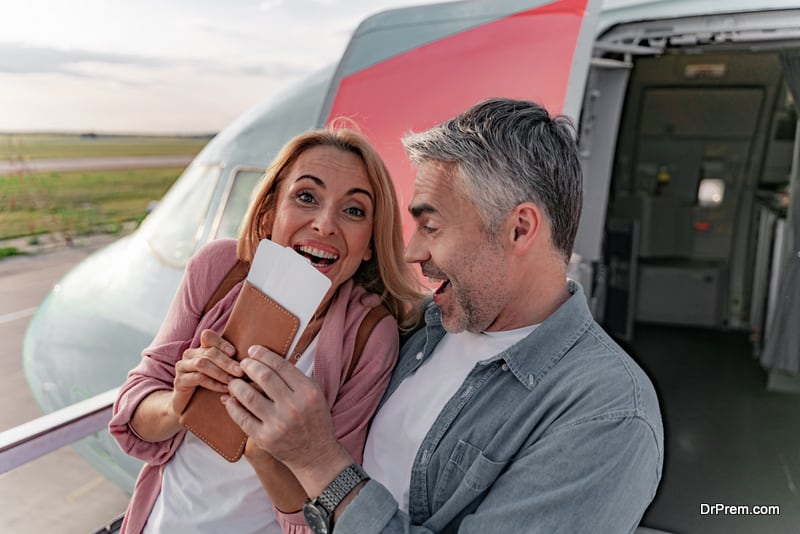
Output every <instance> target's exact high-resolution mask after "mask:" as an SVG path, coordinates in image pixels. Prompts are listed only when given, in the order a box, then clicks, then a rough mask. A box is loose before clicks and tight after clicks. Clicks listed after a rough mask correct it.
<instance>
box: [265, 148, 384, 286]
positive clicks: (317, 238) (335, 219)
mask: <svg viewBox="0 0 800 534" xmlns="http://www.w3.org/2000/svg"><path fill="white" fill-rule="evenodd" d="M374 197H375V193H374V191H373V188H372V185H371V184H370V181H369V178H368V176H367V171H366V169H365V167H364V163H363V162H362V161H361V158H359V157H358V156H357V155H356V154H354V153H352V152H347V151H344V150H340V149H338V148H335V147H332V146H315V147H312V148H309V149H307V150H305V151H304V152H303V153H301V154H300V155H299V156H298V158H297V160H295V162H294V163H293V164H292V165H291V166H290V167H289V168H288V169H287V170H286V171H285V176H284V178H283V179H282V180H281V183H280V185H279V186H278V199H277V202H276V206H275V211H274V212H273V215H272V229H271V232H270V233H271V234H272V238H271V239H272V241H274V242H275V243H278V244H280V245H284V246H287V247H291V248H293V249H294V250H295V251H296V252H297V253H299V254H301V255H302V256H305V257H306V258H308V259H310V260H311V263H312V265H314V267H316V268H317V269H318V270H319V271H320V272H322V273H324V274H325V275H326V276H327V277H328V278H330V280H331V293H329V294H332V293H333V292H334V291H335V290H336V289H337V288H338V287H339V286H340V285H341V284H342V283H343V282H345V281H346V280H348V279H349V278H351V277H352V276H353V274H355V272H356V270H357V269H358V267H359V265H361V262H362V261H366V260H369V259H370V258H371V257H372V253H373V252H372V248H371V242H372V226H373V218H374Z"/></svg>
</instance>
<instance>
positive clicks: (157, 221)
mask: <svg viewBox="0 0 800 534" xmlns="http://www.w3.org/2000/svg"><path fill="white" fill-rule="evenodd" d="M221 171H222V168H221V167H219V166H217V165H213V166H209V165H193V166H191V167H189V168H188V169H186V171H185V172H184V173H183V175H182V176H181V177H180V178H179V179H178V181H177V182H175V185H173V186H172V188H171V189H170V190H169V192H168V193H167V194H166V195H165V196H164V198H163V199H162V200H161V202H160V203H159V204H158V206H157V207H156V209H155V210H154V211H153V213H151V214H150V215H149V216H148V217H147V218H146V219H145V221H144V223H143V224H142V229H141V231H142V234H143V236H144V238H145V240H146V241H147V243H148V244H149V245H150V247H151V249H152V251H153V253H154V254H155V256H156V257H157V258H158V259H159V261H162V262H164V263H166V264H167V265H171V266H174V267H183V265H185V264H186V261H187V260H188V259H189V257H190V256H191V255H192V254H194V251H195V249H196V248H197V243H198V240H199V239H200V235H201V233H202V231H203V227H204V224H205V221H206V218H207V216H208V208H209V204H210V202H211V197H212V194H213V192H214V188H215V186H216V185H217V181H218V180H219V176H220V173H221Z"/></svg>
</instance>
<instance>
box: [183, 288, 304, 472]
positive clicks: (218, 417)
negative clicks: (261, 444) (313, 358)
mask: <svg viewBox="0 0 800 534" xmlns="http://www.w3.org/2000/svg"><path fill="white" fill-rule="evenodd" d="M299 326H300V321H299V319H298V318H297V317H295V316H294V315H293V314H292V313H290V312H289V311H287V310H286V308H284V307H283V306H281V305H280V304H278V303H277V302H275V301H274V300H272V299H271V298H269V297H268V296H267V295H265V294H264V293H262V292H261V291H259V290H258V289H257V288H256V287H255V286H253V285H251V284H250V283H249V282H248V281H247V280H245V282H244V285H243V286H242V291H241V293H239V296H238V297H237V299H236V302H235V303H234V305H233V310H232V311H231V315H230V318H229V319H228V322H227V323H226V324H225V329H224V330H223V332H222V337H224V338H225V339H227V340H228V341H229V342H230V343H231V344H233V346H235V347H236V356H234V357H235V358H236V359H237V360H240V361H241V360H242V358H244V357H246V356H247V349H249V348H250V346H251V345H263V346H265V347H267V348H268V349H270V350H271V351H273V352H275V353H277V354H280V355H281V356H284V357H285V356H286V353H287V352H288V351H289V346H290V345H291V344H292V340H293V339H294V336H295V334H297V329H298V328H299ZM221 396H222V395H221V394H220V393H217V392H215V391H210V390H208V389H205V388H202V387H198V388H197V389H196V390H195V392H194V394H193V395H192V398H191V399H190V400H189V404H188V405H187V406H186V410H184V412H183V414H182V415H181V418H180V422H181V424H183V425H184V426H185V427H186V428H188V429H189V430H190V431H191V432H192V433H193V434H195V435H196V436H197V437H198V438H200V439H201V440H203V441H204V442H205V443H206V444H208V446H209V447H211V448H212V449H214V450H215V451H217V452H218V453H219V454H220V455H222V457H223V458H225V459H226V460H228V461H229V462H235V461H237V460H239V458H241V457H242V453H243V452H244V446H245V443H246V441H247V436H246V435H245V433H244V431H242V429H241V428H240V427H239V425H237V424H236V423H234V422H233V420H232V419H231V418H230V416H229V415H228V411H227V410H226V409H225V406H224V405H223V404H222V402H221V401H220V397H221Z"/></svg>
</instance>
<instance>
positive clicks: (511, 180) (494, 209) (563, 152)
mask: <svg viewBox="0 0 800 534" xmlns="http://www.w3.org/2000/svg"><path fill="white" fill-rule="evenodd" d="M403 145H404V146H405V149H406V152H407V153H408V156H409V158H410V159H411V160H412V161H413V162H414V163H416V164H418V165H419V164H421V163H423V162H425V161H439V162H447V163H453V164H455V168H456V170H457V171H458V172H457V173H454V174H456V175H458V176H460V178H456V177H453V179H454V184H453V185H454V187H455V188H456V191H458V192H459V193H461V194H462V195H464V196H465V198H466V199H467V200H468V201H470V202H472V203H473V204H474V205H475V206H476V207H477V209H478V213H479V214H480V217H481V221H482V222H483V226H484V229H485V230H486V232H487V234H488V235H489V236H490V237H492V238H497V237H499V232H500V229H501V225H502V223H503V221H504V220H505V219H506V217H507V216H508V214H509V213H510V212H511V210H513V209H514V208H515V207H516V206H518V205H519V204H521V203H523V202H533V203H535V204H536V205H537V206H539V207H540V208H541V209H542V210H543V211H544V214H545V216H546V217H548V218H549V220H550V223H551V228H552V235H551V238H552V241H553V245H554V246H555V248H556V249H557V250H558V251H559V252H560V253H561V254H562V255H563V257H564V260H565V262H568V261H569V258H570V256H571V254H572V246H573V244H574V241H575V234H576V233H577V231H578V221H579V219H580V213H581V207H582V202H583V177H582V172H581V164H580V158H579V155H578V148H577V144H576V142H575V130H574V127H573V125H572V122H571V121H570V120H569V118H567V117H565V116H562V115H558V116H553V117H551V116H550V115H549V114H548V112H547V110H545V109H544V108H543V107H542V106H540V105H538V104H535V103H533V102H527V101H523V100H512V99H508V98H493V99H490V100H486V101H484V102H481V103H479V104H477V105H475V106H473V107H471V108H469V109H468V110H466V111H465V112H464V113H462V114H460V115H457V116H456V117H453V118H452V119H450V120H448V121H445V122H443V123H442V124H439V125H438V126H434V127H433V128H431V129H430V130H428V131H425V132H421V133H417V134H410V135H408V136H406V137H405V138H404V139H403Z"/></svg>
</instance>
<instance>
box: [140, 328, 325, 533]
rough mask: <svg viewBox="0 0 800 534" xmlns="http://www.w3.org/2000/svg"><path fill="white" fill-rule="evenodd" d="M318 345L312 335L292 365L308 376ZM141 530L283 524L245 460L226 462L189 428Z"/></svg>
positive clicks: (261, 528)
mask: <svg viewBox="0 0 800 534" xmlns="http://www.w3.org/2000/svg"><path fill="white" fill-rule="evenodd" d="M316 346H317V338H314V340H313V341H312V342H311V344H309V346H308V348H307V349H306V350H305V352H304V353H303V355H302V356H301V357H300V359H299V360H298V361H297V364H296V366H297V367H298V368H299V369H300V370H301V371H303V373H305V374H306V375H307V376H311V374H312V371H313V367H314V348H315V347H316ZM143 532H144V533H145V534H159V533H163V532H197V533H217V532H225V533H227V532H236V533H237V534H239V533H242V534H247V533H256V532H258V533H262V534H264V533H265V534H280V533H281V527H280V525H278V522H277V520H276V519H275V514H274V513H273V511H272V501H271V500H270V498H269V495H267V493H266V491H264V488H263V487H262V486H261V482H260V481H259V480H258V477H257V476H256V474H255V471H253V468H252V467H251V466H250V463H249V462H248V461H247V459H246V458H244V457H242V458H240V459H239V461H238V462H235V463H230V462H228V461H227V460H226V459H225V458H223V457H222V456H220V455H219V454H217V453H216V452H215V451H214V450H213V449H212V448H211V447H209V446H208V445H206V444H205V443H203V442H202V441H201V440H200V439H199V438H198V437H197V436H195V435H194V434H192V433H191V432H187V433H186V437H185V438H184V439H183V442H181V444H180V446H179V447H178V450H177V451H175V455H174V456H173V457H172V459H171V460H170V461H169V462H168V463H167V465H166V466H164V476H163V478H162V480H161V493H160V494H159V495H158V499H157V500H156V503H155V505H154V506H153V510H152V511H151V512H150V517H149V518H148V520H147V524H146V525H145V527H144V530H143Z"/></svg>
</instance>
